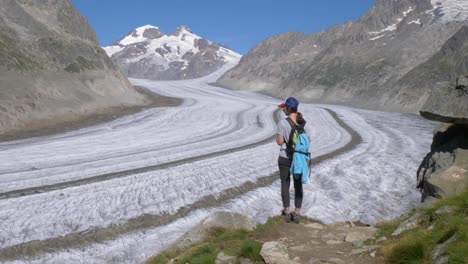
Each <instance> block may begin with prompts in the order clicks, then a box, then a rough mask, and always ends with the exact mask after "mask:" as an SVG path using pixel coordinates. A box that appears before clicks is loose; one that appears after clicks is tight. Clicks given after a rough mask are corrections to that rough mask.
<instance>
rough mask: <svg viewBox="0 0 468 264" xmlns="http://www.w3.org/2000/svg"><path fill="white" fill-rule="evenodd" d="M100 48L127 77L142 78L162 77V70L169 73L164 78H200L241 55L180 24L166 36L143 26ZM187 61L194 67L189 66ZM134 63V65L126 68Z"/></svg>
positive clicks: (150, 26)
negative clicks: (122, 69) (102, 48)
mask: <svg viewBox="0 0 468 264" xmlns="http://www.w3.org/2000/svg"><path fill="white" fill-rule="evenodd" d="M104 50H105V51H106V52H107V55H109V57H111V58H112V59H114V61H116V62H117V64H119V65H120V66H122V67H123V68H124V71H127V72H128V74H132V76H131V77H142V76H143V77H145V78H163V77H161V76H163V75H164V73H165V72H166V71H167V74H166V75H167V76H169V75H170V77H168V78H179V77H181V78H189V77H200V76H203V75H201V74H207V73H210V71H214V70H216V69H218V68H219V67H221V66H222V65H223V64H225V63H231V62H233V61H238V60H239V59H240V57H241V56H240V55H239V54H237V53H236V52H234V51H232V50H229V49H226V48H224V47H222V46H220V45H218V44H216V43H213V42H212V41H209V40H206V39H203V38H202V37H200V36H198V35H196V34H194V33H193V32H192V30H190V28H189V27H187V26H184V25H181V26H179V27H177V29H176V30H175V31H174V32H173V33H172V34H169V35H165V34H163V33H162V31H161V30H160V29H159V28H158V27H155V26H152V25H145V26H142V27H139V28H136V29H135V30H133V31H132V32H130V33H129V34H128V35H127V36H125V37H124V38H122V39H121V40H120V41H117V42H115V43H114V44H112V45H110V46H107V47H104ZM192 60H193V61H192ZM191 64H193V65H196V66H194V67H193V69H192V68H190V69H189V65H191ZM134 65H138V66H135V67H134V68H132V69H131V70H127V68H128V69H130V68H131V67H133V66H134ZM140 72H142V73H141V74H140ZM198 72H199V73H198ZM171 74H172V75H171ZM197 74H199V75H197ZM176 75H177V76H176ZM179 75H180V76H179ZM154 76H157V77H154Z"/></svg>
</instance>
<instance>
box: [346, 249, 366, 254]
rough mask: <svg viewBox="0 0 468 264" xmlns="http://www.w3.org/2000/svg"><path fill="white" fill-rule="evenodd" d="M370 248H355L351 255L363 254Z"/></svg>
mask: <svg viewBox="0 0 468 264" xmlns="http://www.w3.org/2000/svg"><path fill="white" fill-rule="evenodd" d="M367 251H368V250H367V249H364V248H357V249H353V250H351V253H350V254H351V255H357V254H361V253H364V252H367Z"/></svg>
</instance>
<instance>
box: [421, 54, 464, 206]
mask: <svg viewBox="0 0 468 264" xmlns="http://www.w3.org/2000/svg"><path fill="white" fill-rule="evenodd" d="M465 48H466V45H465ZM421 115H422V116H424V117H426V118H428V119H431V120H436V121H440V122H443V123H441V124H440V125H439V127H438V128H437V129H436V130H435V131H434V139H433V142H432V145H431V151H430V152H429V153H428V154H427V155H426V157H425V158H424V160H423V161H422V163H421V165H420V166H419V169H418V174H417V180H418V187H419V188H420V189H421V192H422V200H424V199H426V198H427V197H431V196H432V197H440V196H447V195H451V194H456V193H461V192H463V191H465V190H466V189H467V188H468V71H467V73H466V74H463V75H460V76H459V77H457V78H454V80H453V81H452V82H441V83H438V84H437V85H435V87H434V89H433V92H432V94H431V96H430V97H429V100H428V101H427V102H426V104H425V105H424V106H423V108H422V110H421Z"/></svg>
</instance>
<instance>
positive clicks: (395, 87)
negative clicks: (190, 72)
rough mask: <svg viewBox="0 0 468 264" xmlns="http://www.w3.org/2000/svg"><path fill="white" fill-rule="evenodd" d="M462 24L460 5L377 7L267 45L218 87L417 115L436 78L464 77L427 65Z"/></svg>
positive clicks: (465, 20) (448, 0) (383, 1)
mask: <svg viewBox="0 0 468 264" xmlns="http://www.w3.org/2000/svg"><path fill="white" fill-rule="evenodd" d="M465 25H468V2H466V1H464V0H445V1H435V0H394V1H388V0H378V1H376V3H375V5H374V6H373V7H372V8H371V9H370V10H369V11H368V12H367V13H366V14H364V15H363V16H362V17H361V18H360V19H359V20H357V21H350V22H348V23H345V24H343V25H336V26H333V27H331V28H329V29H326V30H324V31H321V32H316V33H312V34H302V33H295V32H288V33H284V34H280V35H277V36H273V37H270V38H268V39H267V40H265V41H263V42H262V43H259V44H258V45H257V46H255V47H254V48H253V49H252V50H250V51H249V52H248V54H246V55H244V56H243V58H242V59H241V61H240V63H239V64H238V65H237V66H236V67H235V68H233V69H232V70H230V71H228V72H227V73H226V74H224V75H223V76H222V77H221V78H220V79H219V80H218V83H219V84H220V85H223V86H227V87H231V88H235V89H249V90H256V91H261V92H264V93H267V94H270V95H274V96H279V97H286V96H290V95H294V96H297V97H299V98H301V99H302V101H309V102H326V103H344V104H349V105H355V106H360V107H368V108H374V109H382V110H396V111H405V112H417V111H419V110H420V109H421V107H422V105H423V104H424V103H425V102H426V100H427V98H428V97H429V94H430V90H431V87H432V84H433V81H434V79H437V80H448V79H450V78H451V77H452V76H453V75H456V74H462V73H463V71H464V69H463V67H460V64H464V62H462V60H461V59H457V61H458V62H457V63H455V62H450V63H445V64H443V65H442V66H443V67H444V68H443V69H440V71H434V70H433V68H434V67H439V66H440V65H433V64H432V63H434V62H435V61H437V62H442V61H441V59H440V58H437V57H434V56H436V54H444V53H446V52H449V50H450V46H451V44H446V43H447V41H452V42H454V41H453V40H452V39H451V38H452V37H453V36H454V35H455V34H456V33H457V32H458V33H459V35H463V34H466V32H465V31H463V30H462V31H460V29H461V28H462V27H463V26H465ZM461 38H463V37H461ZM463 41H464V40H463ZM447 47H448V48H447ZM431 59H433V60H434V61H431ZM422 65H424V66H422ZM433 74H437V75H433ZM421 76H429V78H422V79H421V78H420V77H421Z"/></svg>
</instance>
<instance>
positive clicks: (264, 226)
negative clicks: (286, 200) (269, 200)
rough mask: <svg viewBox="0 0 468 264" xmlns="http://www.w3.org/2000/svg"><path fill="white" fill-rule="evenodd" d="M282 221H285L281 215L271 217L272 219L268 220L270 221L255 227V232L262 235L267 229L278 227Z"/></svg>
mask: <svg viewBox="0 0 468 264" xmlns="http://www.w3.org/2000/svg"><path fill="white" fill-rule="evenodd" d="M281 219H283V217H282V216H280V215H277V216H273V217H270V218H268V220H267V221H266V223H265V224H258V225H257V226H256V227H255V230H254V232H255V233H261V232H263V231H265V230H266V229H268V228H270V227H272V226H275V225H277V224H278V223H279V222H280V221H281Z"/></svg>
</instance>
